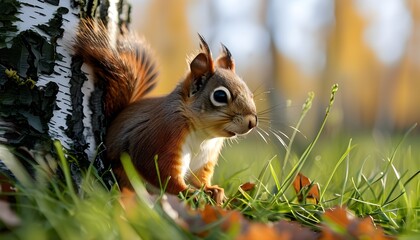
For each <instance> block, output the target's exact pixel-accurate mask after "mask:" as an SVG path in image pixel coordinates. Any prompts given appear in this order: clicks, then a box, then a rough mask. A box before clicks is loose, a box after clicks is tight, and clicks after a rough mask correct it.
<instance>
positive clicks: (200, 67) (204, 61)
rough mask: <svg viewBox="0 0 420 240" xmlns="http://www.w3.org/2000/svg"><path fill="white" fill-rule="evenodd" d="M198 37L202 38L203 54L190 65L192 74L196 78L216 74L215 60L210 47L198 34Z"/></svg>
mask: <svg viewBox="0 0 420 240" xmlns="http://www.w3.org/2000/svg"><path fill="white" fill-rule="evenodd" d="M198 37H199V38H200V48H201V50H202V52H201V53H199V54H198V55H197V56H196V57H195V58H194V60H192V61H191V63H190V69H191V73H192V74H193V75H194V77H201V76H203V75H204V74H206V73H208V72H210V73H214V65H213V58H212V56H211V52H210V48H209V45H208V44H207V42H206V40H204V38H203V37H202V36H201V35H200V34H198Z"/></svg>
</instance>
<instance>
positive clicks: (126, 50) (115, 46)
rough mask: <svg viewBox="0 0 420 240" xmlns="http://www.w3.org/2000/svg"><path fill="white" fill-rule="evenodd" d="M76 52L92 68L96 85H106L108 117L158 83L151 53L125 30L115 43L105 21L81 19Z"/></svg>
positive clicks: (106, 111)
mask: <svg viewBox="0 0 420 240" xmlns="http://www.w3.org/2000/svg"><path fill="white" fill-rule="evenodd" d="M73 49H74V53H75V55H78V56H81V57H83V60H84V61H85V62H86V63H88V64H89V65H90V66H91V67H92V68H93V71H94V75H95V76H94V77H95V81H96V83H97V84H104V85H105V88H104V91H105V100H104V101H105V115H106V117H107V118H111V119H112V118H114V117H115V116H116V115H117V114H118V113H119V112H120V111H121V110H122V109H123V108H125V107H126V106H127V105H128V104H129V103H131V102H134V101H136V100H138V99H140V98H141V97H143V96H144V95H145V94H146V93H147V92H149V91H150V90H151V89H152V88H153V87H154V86H155V84H156V77H157V75H158V71H157V68H156V63H155V61H154V58H153V56H152V54H151V50H150V48H149V46H148V45H147V44H146V43H145V42H144V41H142V39H140V38H138V37H136V36H135V35H134V34H132V33H128V32H127V31H125V32H124V33H123V34H120V37H119V38H118V39H116V41H115V42H114V43H113V42H112V41H111V39H110V36H109V32H108V30H107V29H106V27H105V26H104V24H103V23H102V22H100V21H96V20H92V19H82V20H81V22H80V25H79V28H78V30H77V34H76V37H75V40H74V45H73ZM133 66H134V67H133Z"/></svg>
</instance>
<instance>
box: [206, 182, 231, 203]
mask: <svg viewBox="0 0 420 240" xmlns="http://www.w3.org/2000/svg"><path fill="white" fill-rule="evenodd" d="M204 191H206V192H207V193H208V194H209V195H210V196H211V197H212V198H213V199H214V201H216V204H217V205H222V203H223V202H224V200H225V198H226V196H225V190H224V189H223V188H221V187H219V186H217V185H213V186H206V187H205V188H204Z"/></svg>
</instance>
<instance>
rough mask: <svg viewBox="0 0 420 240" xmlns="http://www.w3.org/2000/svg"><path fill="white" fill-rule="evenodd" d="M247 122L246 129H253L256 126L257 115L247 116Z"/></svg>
mask: <svg viewBox="0 0 420 240" xmlns="http://www.w3.org/2000/svg"><path fill="white" fill-rule="evenodd" d="M248 118H249V121H248V129H250V130H251V129H253V128H254V127H256V126H257V124H258V117H257V115H249V117H248Z"/></svg>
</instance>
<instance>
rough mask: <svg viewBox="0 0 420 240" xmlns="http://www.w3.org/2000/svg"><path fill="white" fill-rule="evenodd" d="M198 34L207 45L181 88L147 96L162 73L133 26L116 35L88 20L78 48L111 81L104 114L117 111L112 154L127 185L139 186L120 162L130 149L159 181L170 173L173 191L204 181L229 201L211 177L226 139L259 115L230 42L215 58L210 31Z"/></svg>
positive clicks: (99, 80) (108, 141) (108, 139)
mask: <svg viewBox="0 0 420 240" xmlns="http://www.w3.org/2000/svg"><path fill="white" fill-rule="evenodd" d="M199 39H200V51H199V52H198V54H196V55H195V57H194V58H192V60H190V61H189V69H188V71H187V72H186V74H185V76H184V77H183V79H182V80H181V81H180V82H179V84H178V85H177V86H176V87H175V89H174V90H173V91H172V92H171V93H169V94H168V95H166V96H162V97H145V95H146V94H147V93H148V92H150V90H151V89H152V88H153V87H154V86H155V85H156V77H157V75H158V71H157V67H156V61H155V58H154V56H153V54H152V51H151V49H150V47H149V45H148V44H146V42H145V41H144V40H142V39H140V38H139V37H137V36H136V35H135V34H134V33H130V32H129V31H128V30H126V31H122V34H121V36H120V37H118V38H117V40H116V41H115V42H114V43H113V42H112V41H111V39H110V36H109V33H108V31H107V29H106V27H105V26H104V25H103V23H101V22H100V21H98V20H91V19H90V20H89V19H82V20H81V22H80V24H79V27H78V30H77V32H76V36H75V39H74V45H73V49H74V54H75V55H77V56H80V57H82V58H83V61H84V62H85V63H86V64H88V65H90V66H91V67H92V68H93V72H94V79H95V80H94V81H95V84H104V111H105V113H104V114H105V116H106V118H107V119H111V121H110V124H109V126H108V128H107V132H106V136H105V146H106V161H108V163H109V164H110V165H111V168H112V171H113V172H114V174H115V176H116V178H117V182H118V184H119V185H120V188H128V189H131V190H132V186H131V184H130V182H129V181H128V178H127V176H126V174H125V172H124V169H123V167H122V164H121V162H120V156H121V154H122V153H124V152H126V153H128V155H129V156H130V157H131V159H132V161H133V164H134V166H135V167H136V170H137V171H138V173H139V174H140V175H141V176H142V177H143V178H144V179H145V180H146V181H147V182H149V183H151V184H152V185H155V186H157V187H158V186H159V179H158V176H160V178H161V180H162V182H164V181H166V180H168V179H169V180H168V184H167V188H166V192H169V193H172V194H179V193H180V192H182V191H189V190H191V189H193V190H194V189H199V188H203V189H204V190H205V191H206V193H208V194H209V195H210V196H211V197H212V198H213V199H214V200H215V202H216V203H218V204H220V203H222V202H223V201H224V199H225V195H224V190H223V188H221V187H219V186H217V185H212V184H211V178H212V176H213V172H214V168H215V165H216V163H217V160H218V156H219V153H220V151H221V149H222V146H223V142H224V140H225V139H226V138H233V137H236V136H238V135H245V134H247V133H248V132H250V131H251V130H252V129H253V128H255V127H256V126H257V123H258V117H257V112H256V107H255V103H254V100H253V94H252V92H251V91H250V89H249V88H248V86H247V85H246V84H245V82H244V81H243V80H242V79H241V78H240V77H239V76H238V75H237V74H236V73H235V63H234V60H233V58H232V55H231V53H230V51H229V50H228V49H227V47H226V46H224V45H223V44H222V52H221V54H220V56H219V57H218V58H217V59H216V60H213V58H212V54H211V52H210V49H209V46H208V44H207V43H206V41H205V39H204V38H203V37H202V36H201V35H199ZM155 158H157V164H158V170H157V169H156V166H155ZM157 171H159V174H158V172H157Z"/></svg>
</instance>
